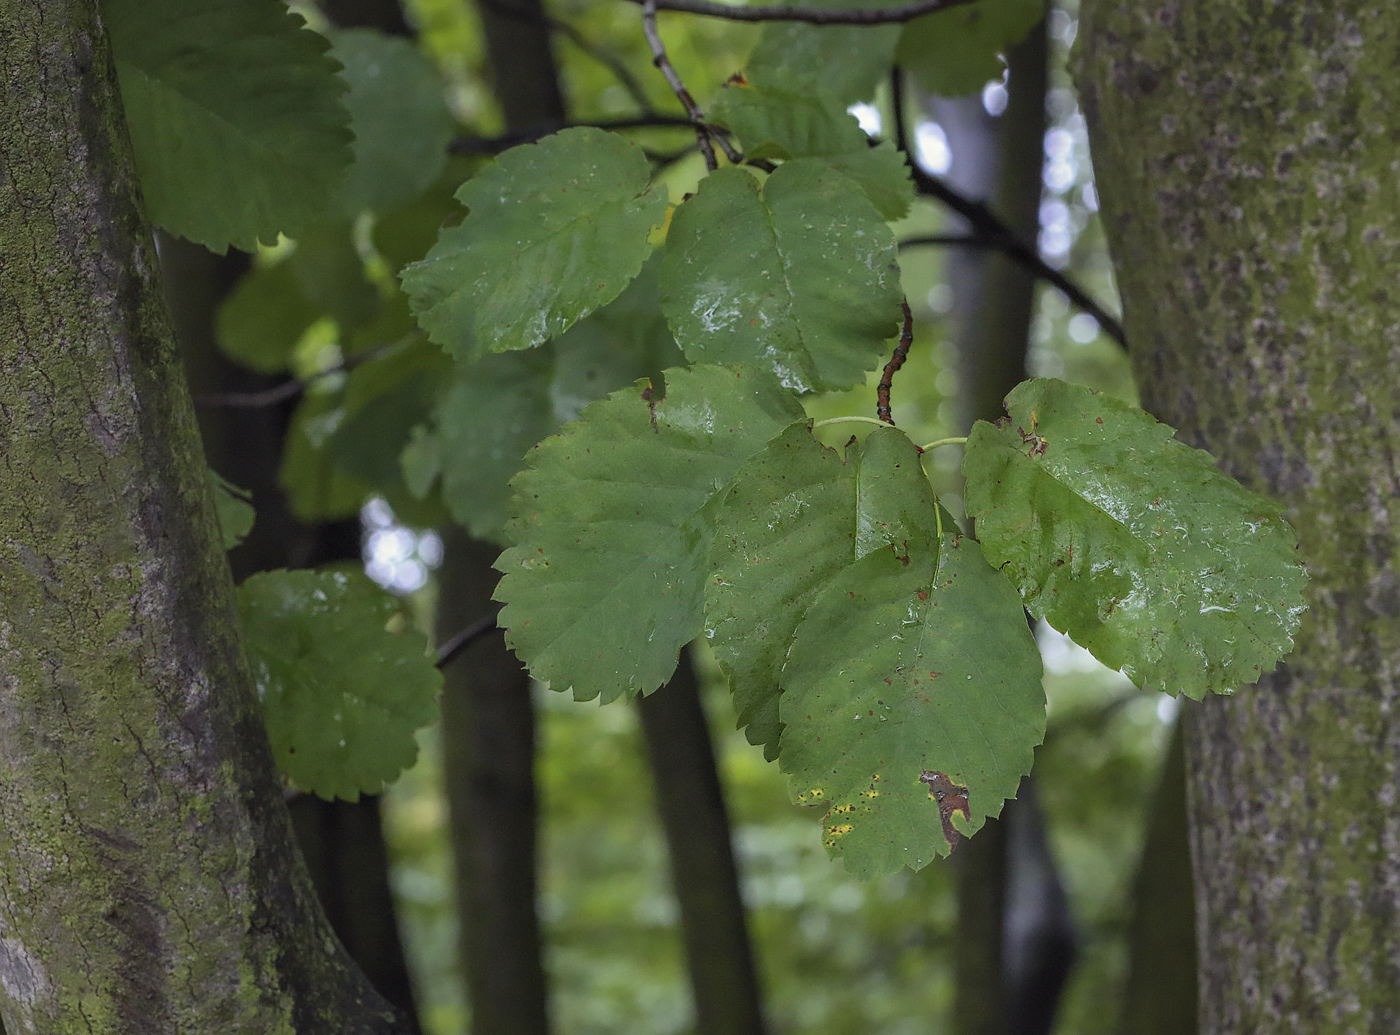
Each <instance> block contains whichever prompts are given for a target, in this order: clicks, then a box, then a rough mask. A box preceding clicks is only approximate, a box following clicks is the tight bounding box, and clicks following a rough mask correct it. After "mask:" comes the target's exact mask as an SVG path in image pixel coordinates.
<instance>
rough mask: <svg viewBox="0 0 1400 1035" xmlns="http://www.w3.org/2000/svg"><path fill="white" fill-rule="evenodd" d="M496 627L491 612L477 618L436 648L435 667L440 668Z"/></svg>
mask: <svg viewBox="0 0 1400 1035" xmlns="http://www.w3.org/2000/svg"><path fill="white" fill-rule="evenodd" d="M494 628H496V615H495V613H494V612H493V613H491V614H489V615H487V616H486V617H485V618H479V619H477V620H476V621H475V622H472V624H471V625H469V626H467V627H466V628H465V629H463V630H462V631H461V632H459V633H457V634H456V635H454V636H453V637H452V638H451V639H450V640H448V641H447V642H446V643H444V644H443V645H442V646H441V647H439V648H438V658H437V667H438V668H442V667H443V666H444V665H448V664H450V663H451V662H452V659H453V658H455V657H456V656H457V655H458V654H461V653H462V651H464V650H466V649H467V648H468V647H470V646H471V645H472V644H473V643H475V642H476V641H477V640H479V639H481V638H482V637H483V636H485V635H486V634H487V633H489V632H490V631H491V630H492V629H494Z"/></svg>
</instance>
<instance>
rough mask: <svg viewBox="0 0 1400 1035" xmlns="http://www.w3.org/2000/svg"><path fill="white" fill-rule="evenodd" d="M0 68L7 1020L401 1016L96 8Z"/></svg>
mask: <svg viewBox="0 0 1400 1035" xmlns="http://www.w3.org/2000/svg"><path fill="white" fill-rule="evenodd" d="M0 81H3V82H4V84H5V89H4V92H3V93H0V154H3V155H4V156H5V157H4V161H5V164H4V167H3V170H2V171H0V457H3V458H4V463H3V465H0V585H3V587H4V593H5V611H4V619H3V620H0V824H3V825H0V1015H3V1016H4V1020H5V1025H6V1027H7V1029H8V1030H9V1031H10V1032H12V1033H13V1035H22V1033H28V1032H43V1033H46V1035H47V1033H55V1035H57V1033H67V1032H93V1031H100V1032H103V1033H104V1035H105V1033H113V1035H163V1033H171V1035H173V1033H175V1032H192V1031H199V1032H203V1031H221V1032H230V1033H244V1032H246V1033H248V1035H254V1033H256V1035H265V1033H267V1032H274V1031H278V1032H310V1031H313V1030H314V1031H336V1032H346V1033H369V1032H391V1031H402V1030H403V1029H402V1027H401V1026H400V1025H399V1024H398V1023H397V1022H396V1020H395V1018H394V1014H393V1012H392V1010H391V1009H390V1008H389V1007H388V1005H387V1004H386V1003H385V1002H384V1001H383V1000H382V999H381V998H379V997H378V996H377V995H376V994H375V993H374V991H373V990H372V989H371V988H370V987H369V985H368V984H367V982H365V980H364V978H363V976H362V975H360V974H359V972H358V971H357V970H356V969H355V967H354V965H353V964H352V963H351V962H350V960H349V959H348V958H347V957H346V956H345V954H344V952H343V951H342V950H341V949H340V948H339V946H338V945H337V943H336V942H335V939H334V938H333V936H332V935H331V932H330V928H329V926H328V925H327V924H326V921H325V919H324V917H323V916H322V915H321V912H320V910H319V908H318V906H317V904H316V901H315V897H314V894H313V893H312V890H311V887H310V883H309V881H308V880H307V878H306V874H305V870H304V869H303V868H302V866H301V865H300V862H299V860H298V859H297V856H296V852H295V849H294V847H293V842H292V835H291V829H290V825H289V823H288V821H287V814H286V810H285V808H284V807H283V805H282V800H281V793H280V791H279V789H278V786H277V783H276V780H275V777H274V774H273V769H272V760H271V757H270V752H269V750H268V747H267V738H266V736H265V734H264V732H263V728H262V720H261V716H260V714H259V711H258V707H257V702H256V698H255V695H254V690H253V685H252V680H251V678H250V676H249V673H248V671H247V668H246V665H245V662H244V660H243V657H242V650H241V646H240V644H239V642H238V637H237V632H236V630H237V628H238V622H237V618H236V614H235V610H234V602H233V596H232V582H231V580H230V578H229V569H228V564H227V561H226V560H225V558H224V556H223V550H222V549H221V545H220V540H219V535H218V529H217V525H216V521H215V518H214V513H213V508H212V503H211V500H210V497H209V489H208V486H207V482H206V479H205V473H204V460H203V457H202V454H201V451H200V448H199V437H198V433H197V431H196V429H195V422H194V413H193V409H192V407H191V405H190V399H189V395H188V392H187V390H186V388H185V385H184V380H183V377H182V374H181V370H180V367H179V364H178V360H177V356H176V351H175V347H174V342H173V339H172V335H171V332H170V324H169V317H168V314H167V311H166V307H165V301H164V299H163V297H162V292H161V284H160V279H159V276H158V270H159V266H158V263H157V260H156V255H155V249H154V247H153V245H152V241H151V236H150V232H149V229H148V227H147V226H146V224H145V220H144V216H143V214H142V211H141V202H140V198H139V193H138V190H137V186H136V182H135V175H134V169H133V164H132V159H131V150H130V143H129V141H128V138H127V134H126V126H125V122H124V118H123V115H122V110H121V104H120V99H119V96H118V92H117V86H116V76H115V73H114V71H113V67H112V62H111V54H110V51H109V49H108V45H107V41H106V39H105V37H104V35H103V33H102V29H101V23H100V21H99V19H98V14H97V6H96V3H95V2H93V0H59V2H55V3H49V4H44V5H42V7H41V6H35V5H25V4H21V5H13V4H11V5H6V6H4V7H0ZM18 544H23V545H18Z"/></svg>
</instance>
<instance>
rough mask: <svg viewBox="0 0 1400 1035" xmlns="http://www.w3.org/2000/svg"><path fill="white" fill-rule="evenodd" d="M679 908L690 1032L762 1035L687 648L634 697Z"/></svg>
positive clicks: (725, 815) (724, 820)
mask: <svg viewBox="0 0 1400 1035" xmlns="http://www.w3.org/2000/svg"><path fill="white" fill-rule="evenodd" d="M637 708H638V711H639V712H640V714H641V718H642V734H643V736H644V737H645V738H646V744H647V753H648V755H649V756H650V758H651V772H652V779H653V780H654V782H655V786H656V804H657V809H658V811H659V812H660V813H661V823H662V826H663V827H664V828H665V830H666V843H667V847H668V848H669V850H670V856H671V882H672V885H673V887H674V889H675V893H676V899H677V900H678V901H679V902H680V907H681V930H682V932H683V934H684V937H685V954H686V961H687V963H688V964H689V967H690V984H691V987H692V988H693V989H694V994H695V1013H696V1027H695V1030H696V1032H697V1033H698V1035H762V1033H763V1032H764V1031H765V1030H766V1026H765V1025H764V1022H763V1000H762V998H761V996H760V995H759V989H758V975H757V974H756V973H755V971H754V963H753V950H752V948H751V947H750V944H749V932H748V927H747V925H746V922H745V914H744V899H743V896H742V895H741V894H740V891H739V874H738V870H737V869H736V868H735V865H734V849H733V844H732V840H731V833H730V826H729V812H728V810H727V809H726V808H725V804H724V790H723V788H722V787H721V786H720V780H719V772H718V770H717V769H716V767H715V752H714V747H713V745H712V744H711V742H710V727H709V724H708V723H707V722H706V719H705V708H704V704H703V702H702V701H701V699H700V684H699V680H698V678H697V674H696V671H695V662H694V660H693V659H692V658H691V655H690V651H689V650H685V651H682V652H681V659H680V667H679V668H677V669H676V674H675V675H674V676H672V677H671V680H670V682H668V683H667V684H666V685H665V686H663V687H661V688H660V689H659V690H657V691H656V692H655V693H653V694H650V695H648V696H646V697H643V698H642V699H641V700H639V701H638V702H637Z"/></svg>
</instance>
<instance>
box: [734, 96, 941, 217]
mask: <svg viewBox="0 0 1400 1035" xmlns="http://www.w3.org/2000/svg"><path fill="white" fill-rule="evenodd" d="M710 118H711V121H712V122H714V123H716V124H717V125H720V126H724V127H726V128H728V129H731V130H733V131H734V133H735V134H736V135H737V136H738V137H739V142H740V143H741V144H743V146H744V151H745V153H746V155H747V156H748V157H749V158H751V159H762V158H767V159H773V158H776V159H779V160H781V161H786V160H788V159H792V158H825V159H827V164H828V165H829V166H831V167H832V168H835V169H836V170H838V171H839V172H842V173H845V174H846V175H847V176H849V177H850V178H851V179H852V180H854V181H855V182H856V183H858V184H859V185H860V188H861V190H863V191H864V192H865V195H866V197H868V198H869V199H870V200H871V201H872V202H873V203H874V204H875V207H876V208H877V209H878V210H879V212H880V215H882V216H883V217H884V218H885V219H890V220H894V219H902V218H903V217H904V216H905V215H906V214H907V213H908V211H909V203H910V202H911V201H912V200H913V198H914V185H913V182H912V181H911V180H910V178H909V168H908V166H907V165H905V163H904V159H903V157H902V156H901V155H900V153H899V152H898V151H896V150H895V149H894V145H892V144H890V143H888V142H886V143H883V144H880V145H879V146H878V147H871V146H870V138H869V137H867V136H866V135H865V131H864V130H863V129H861V128H860V123H858V122H857V121H856V119H855V117H854V116H853V115H850V114H848V113H847V112H846V110H845V109H844V108H843V107H842V105H841V104H840V103H839V102H838V101H837V100H836V98H835V96H834V95H832V94H830V93H828V92H827V91H825V90H823V89H820V88H818V87H816V86H815V85H813V84H811V83H799V84H792V83H790V82H787V83H785V82H783V81H781V80H780V81H776V82H772V83H770V82H768V81H767V80H766V78H759V77H754V78H752V79H751V80H750V81H749V82H745V83H730V84H728V85H727V86H726V87H725V88H724V90H723V91H722V92H721V93H720V95H719V99H718V100H717V101H716V102H715V105H714V107H713V109H712V110H711V112H710Z"/></svg>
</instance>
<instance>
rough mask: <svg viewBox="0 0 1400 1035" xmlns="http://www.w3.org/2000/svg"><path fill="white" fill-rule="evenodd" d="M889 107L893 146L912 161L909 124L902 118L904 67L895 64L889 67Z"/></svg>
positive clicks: (912, 153)
mask: <svg viewBox="0 0 1400 1035" xmlns="http://www.w3.org/2000/svg"><path fill="white" fill-rule="evenodd" d="M890 108H891V109H892V110H891V115H892V117H893V118H894V146H895V149H896V150H898V151H901V152H902V153H903V154H904V155H905V160H906V161H910V162H912V161H913V158H914V150H913V148H911V147H910V146H909V124H908V123H907V122H906V121H905V120H904V69H902V68H900V67H899V66H898V65H895V66H894V68H892V69H890Z"/></svg>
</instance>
